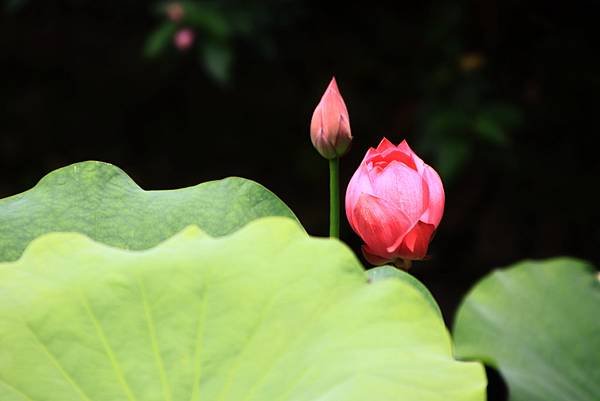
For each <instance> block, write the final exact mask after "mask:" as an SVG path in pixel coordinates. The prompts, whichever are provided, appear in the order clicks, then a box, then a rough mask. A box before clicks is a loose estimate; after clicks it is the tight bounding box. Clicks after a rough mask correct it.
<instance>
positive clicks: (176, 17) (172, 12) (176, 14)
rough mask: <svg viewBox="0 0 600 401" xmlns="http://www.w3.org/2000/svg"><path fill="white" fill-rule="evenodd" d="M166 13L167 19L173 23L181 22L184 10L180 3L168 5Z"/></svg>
mask: <svg viewBox="0 0 600 401" xmlns="http://www.w3.org/2000/svg"><path fill="white" fill-rule="evenodd" d="M165 12H166V13H167V17H169V19H170V20H171V21H173V22H180V21H181V20H182V19H183V14H184V10H183V6H182V5H181V4H180V3H177V2H175V3H169V4H167V6H166V7H165Z"/></svg>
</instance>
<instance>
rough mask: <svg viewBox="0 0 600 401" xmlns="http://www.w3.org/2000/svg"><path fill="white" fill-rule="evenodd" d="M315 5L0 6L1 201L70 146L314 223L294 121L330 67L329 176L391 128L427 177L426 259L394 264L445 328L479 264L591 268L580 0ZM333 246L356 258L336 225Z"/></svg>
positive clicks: (588, 97) (589, 60)
mask: <svg viewBox="0 0 600 401" xmlns="http://www.w3.org/2000/svg"><path fill="white" fill-rule="evenodd" d="M324 3H325V2H315V3H311V2H306V1H292V0H288V1H277V2H264V1H254V2H252V1H246V2H241V1H221V2H204V3H201V2H195V7H196V8H194V9H193V10H192V9H191V8H190V12H189V15H187V16H186V18H188V17H190V18H189V19H186V18H184V21H182V22H181V23H179V24H170V23H169V22H168V21H167V18H166V17H165V16H164V12H163V10H162V8H161V6H160V3H156V4H153V3H146V2H139V1H120V2H98V1H92V0H88V1H86V0H79V1H76V0H71V1H51V0H44V1H41V0H29V1H23V0H21V1H18V0H12V1H8V2H6V3H5V4H3V5H4V10H3V14H2V17H1V19H0V43H1V50H2V51H1V52H0V62H1V72H2V89H1V91H0V110H1V114H0V117H1V119H0V171H2V180H1V181H0V197H4V196H8V195H12V194H15V193H18V192H21V191H24V190H26V189H28V188H30V187H32V186H33V185H34V184H35V183H36V182H37V181H38V180H39V179H40V178H41V177H42V176H43V175H44V174H46V173H48V172H50V171H51V170H53V169H56V168H58V167H62V166H65V165H67V164H70V163H73V162H77V161H83V160H87V159H96V160H102V161H106V162H110V163H113V164H116V165H118V166H120V167H121V168H122V169H124V170H125V171H126V172H127V173H128V174H129V175H131V176H132V177H133V178H134V179H135V180H136V181H137V182H138V183H139V184H140V185H141V186H142V187H143V188H145V189H168V188H178V187H183V186H190V185H195V184H198V183H200V182H202V181H205V180H211V179H217V178H222V177H225V176H230V175H238V176H243V177H247V178H251V179H254V180H256V181H259V182H261V183H262V184H264V185H265V186H267V187H268V188H270V189H271V190H273V191H274V192H275V193H277V194H278V195H279V196H280V197H281V198H282V199H283V200H284V201H285V202H286V203H287V204H288V205H289V206H290V207H291V208H292V209H293V210H294V211H295V212H296V214H297V215H298V217H299V218H300V220H301V221H302V222H303V224H304V225H305V227H306V228H307V230H308V231H309V232H310V233H311V234H314V235H326V234H327V229H328V205H327V200H328V192H327V191H328V188H327V185H328V173H327V162H326V160H324V159H322V158H320V156H319V155H318V154H317V152H316V151H314V149H313V148H312V146H311V144H310V139H309V130H308V127H309V122H310V117H311V114H312V111H313V109H314V107H315V106H316V104H317V102H318V101H319V99H320V96H321V95H322V92H323V91H324V89H325V87H326V86H327V84H328V82H329V80H330V78H331V76H332V75H334V74H335V76H336V78H337V80H338V84H339V87H340V90H341V92H342V95H343V96H344V98H345V100H346V104H347V105H348V109H349V113H350V120H351V126H352V132H353V135H354V138H355V140H354V144H353V148H352V150H351V152H350V153H349V154H348V155H347V156H346V157H345V158H344V159H343V160H342V174H341V177H342V185H343V186H344V187H345V185H346V184H347V182H348V180H349V178H350V177H351V175H352V173H353V171H354V169H355V168H356V167H357V166H358V164H359V162H360V160H361V159H362V157H363V155H364V152H365V151H366V150H367V148H368V147H369V146H376V145H377V143H378V142H379V141H380V139H381V138H382V136H384V135H385V136H387V137H388V138H389V139H390V140H392V141H393V142H396V143H397V142H399V141H401V140H402V139H403V138H406V139H407V140H408V141H409V143H410V144H411V146H412V147H413V149H415V150H416V151H417V153H418V154H420V155H421V156H422V158H423V159H424V160H425V161H426V162H427V163H428V164H430V165H432V166H433V167H434V168H436V169H437V170H438V171H439V172H440V174H441V175H442V177H443V179H444V183H445V187H446V193H447V200H446V212H445V217H444V219H443V221H442V224H441V226H440V228H439V230H438V232H437V235H436V238H435V240H434V241H433V243H432V244H431V247H430V253H431V255H432V258H431V260H428V261H424V262H421V263H416V264H415V266H414V267H413V270H412V272H413V273H414V275H415V276H417V277H418V278H419V279H421V280H422V281H423V282H424V283H425V284H426V285H427V287H428V288H430V289H431V291H432V292H433V294H434V296H435V298H436V299H437V300H438V302H439V303H440V305H441V307H442V310H443V312H444V314H445V317H446V319H447V321H448V322H449V323H450V322H451V320H452V317H453V313H454V310H455V308H456V306H457V304H458V302H459V301H460V299H461V298H462V296H463V295H464V294H465V292H466V291H467V290H468V289H469V288H470V287H471V286H472V285H473V284H474V283H475V281H476V280H477V279H478V278H480V277H481V276H483V275H484V274H486V273H487V272H489V271H490V270H491V269H493V268H496V267H500V266H505V265H508V264H511V263H513V262H516V261H518V260H520V259H523V258H548V257H552V256H557V255H573V256H576V257H579V258H583V259H586V260H589V261H591V262H594V263H595V264H596V265H599V264H600V263H599V262H600V256H599V254H598V252H597V251H596V250H597V247H598V244H600V227H599V223H600V213H599V212H598V205H599V202H598V201H599V200H600V196H599V190H598V182H599V180H598V178H599V173H600V163H599V162H598V155H597V153H598V152H597V148H596V147H595V146H594V145H595V143H596V136H597V135H598V133H597V121H598V106H599V102H598V101H597V99H598V90H599V89H600V72H599V71H600V58H599V56H598V50H599V49H598V48H599V46H598V42H597V38H598V37H600V35H599V34H600V32H598V31H599V29H598V28H597V26H598V25H599V24H598V17H597V16H598V13H597V11H598V10H596V9H592V8H591V5H592V4H593V3H592V2H576V1H575V2H567V3H564V2H561V3H557V5H552V4H551V3H550V2H522V1H502V2H501V1H493V0H481V1H432V2H407V3H400V2H398V4H397V5H395V6H394V7H383V6H380V5H378V4H376V2H371V3H364V2H361V3H360V4H361V5H360V6H359V5H356V6H353V5H350V4H346V5H345V6H343V7H341V6H338V5H335V6H334V5H327V4H324ZM206 10H208V11H206ZM194 13H195V14H194ZM203 13H204V14H203ZM198 15H199V16H200V17H198ZM194 16H195V17H197V18H191V17H194ZM214 21H217V23H214ZM184 26H188V27H191V28H192V29H194V30H195V32H196V41H195V43H194V46H193V48H191V49H188V50H187V51H178V50H177V49H175V48H174V47H173V46H172V44H171V38H172V35H171V33H170V32H171V31H169V30H170V29H179V28H181V27H184ZM161 32H162V34H161ZM165 32H166V33H165ZM161 35H162V36H161ZM215 47H216V48H217V49H218V51H217V52H216V53H215V52H214V51H212V52H211V51H210V49H214V48H215ZM207 49H208V50H207ZM342 239H343V240H344V241H346V242H347V243H348V244H350V246H352V248H353V249H355V250H356V251H357V252H359V248H360V241H359V239H358V238H357V237H356V236H355V235H354V233H353V232H352V231H351V230H350V228H349V227H348V225H347V223H346V222H345V219H344V221H343V226H342ZM549 296H551V294H549Z"/></svg>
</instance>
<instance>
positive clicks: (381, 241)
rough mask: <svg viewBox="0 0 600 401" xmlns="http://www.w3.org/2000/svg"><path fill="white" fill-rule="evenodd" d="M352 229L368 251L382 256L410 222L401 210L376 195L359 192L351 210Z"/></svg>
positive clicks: (403, 232)
mask: <svg viewBox="0 0 600 401" xmlns="http://www.w3.org/2000/svg"><path fill="white" fill-rule="evenodd" d="M353 222H354V226H353V229H354V231H356V233H357V234H358V235H359V236H360V237H361V238H362V239H363V241H364V242H365V244H366V246H367V247H368V248H369V250H370V252H371V253H372V254H374V255H379V256H381V257H383V258H386V257H387V256H389V252H388V251H387V248H388V247H389V246H390V245H392V244H394V243H395V242H396V241H397V240H398V239H399V238H402V237H404V236H405V235H406V233H407V232H408V231H409V230H410V228H411V226H412V224H411V221H410V220H409V219H408V218H407V216H406V215H405V214H404V213H403V212H402V211H401V210H398V209H397V208H395V207H394V206H393V205H391V204H390V203H389V202H386V201H385V200H383V199H380V198H378V197H376V196H373V195H369V194H361V195H360V198H359V199H358V202H357V204H356V205H355V206H354V210H353Z"/></svg>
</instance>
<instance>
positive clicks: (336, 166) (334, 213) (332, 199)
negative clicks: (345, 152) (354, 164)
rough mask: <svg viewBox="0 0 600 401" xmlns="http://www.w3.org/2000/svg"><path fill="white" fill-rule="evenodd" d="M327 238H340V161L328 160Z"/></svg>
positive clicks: (337, 159) (336, 159)
mask: <svg viewBox="0 0 600 401" xmlns="http://www.w3.org/2000/svg"><path fill="white" fill-rule="evenodd" d="M329 236H330V237H333V238H339V237H340V159H339V158H338V157H336V158H335V159H330V160H329Z"/></svg>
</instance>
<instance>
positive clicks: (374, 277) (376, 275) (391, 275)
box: [367, 265, 442, 319]
mask: <svg viewBox="0 0 600 401" xmlns="http://www.w3.org/2000/svg"><path fill="white" fill-rule="evenodd" d="M367 277H368V279H369V280H370V281H371V282H375V281H379V280H388V279H396V280H402V281H406V282H407V283H408V284H410V285H412V286H413V287H414V288H415V289H417V290H419V292H420V293H421V294H422V295H423V296H424V297H425V299H426V300H427V301H428V302H429V305H431V307H432V308H433V310H434V311H435V313H437V314H438V316H439V317H440V319H441V318H442V311H441V310H440V307H439V306H438V304H437V302H435V299H434V298H433V295H431V292H429V290H428V289H427V287H425V285H424V284H423V283H421V282H420V281H419V280H417V278H416V277H415V276H412V275H410V274H409V273H407V272H405V271H403V270H400V269H398V268H396V267H394V266H390V265H385V266H378V267H374V268H372V269H369V270H367Z"/></svg>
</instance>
